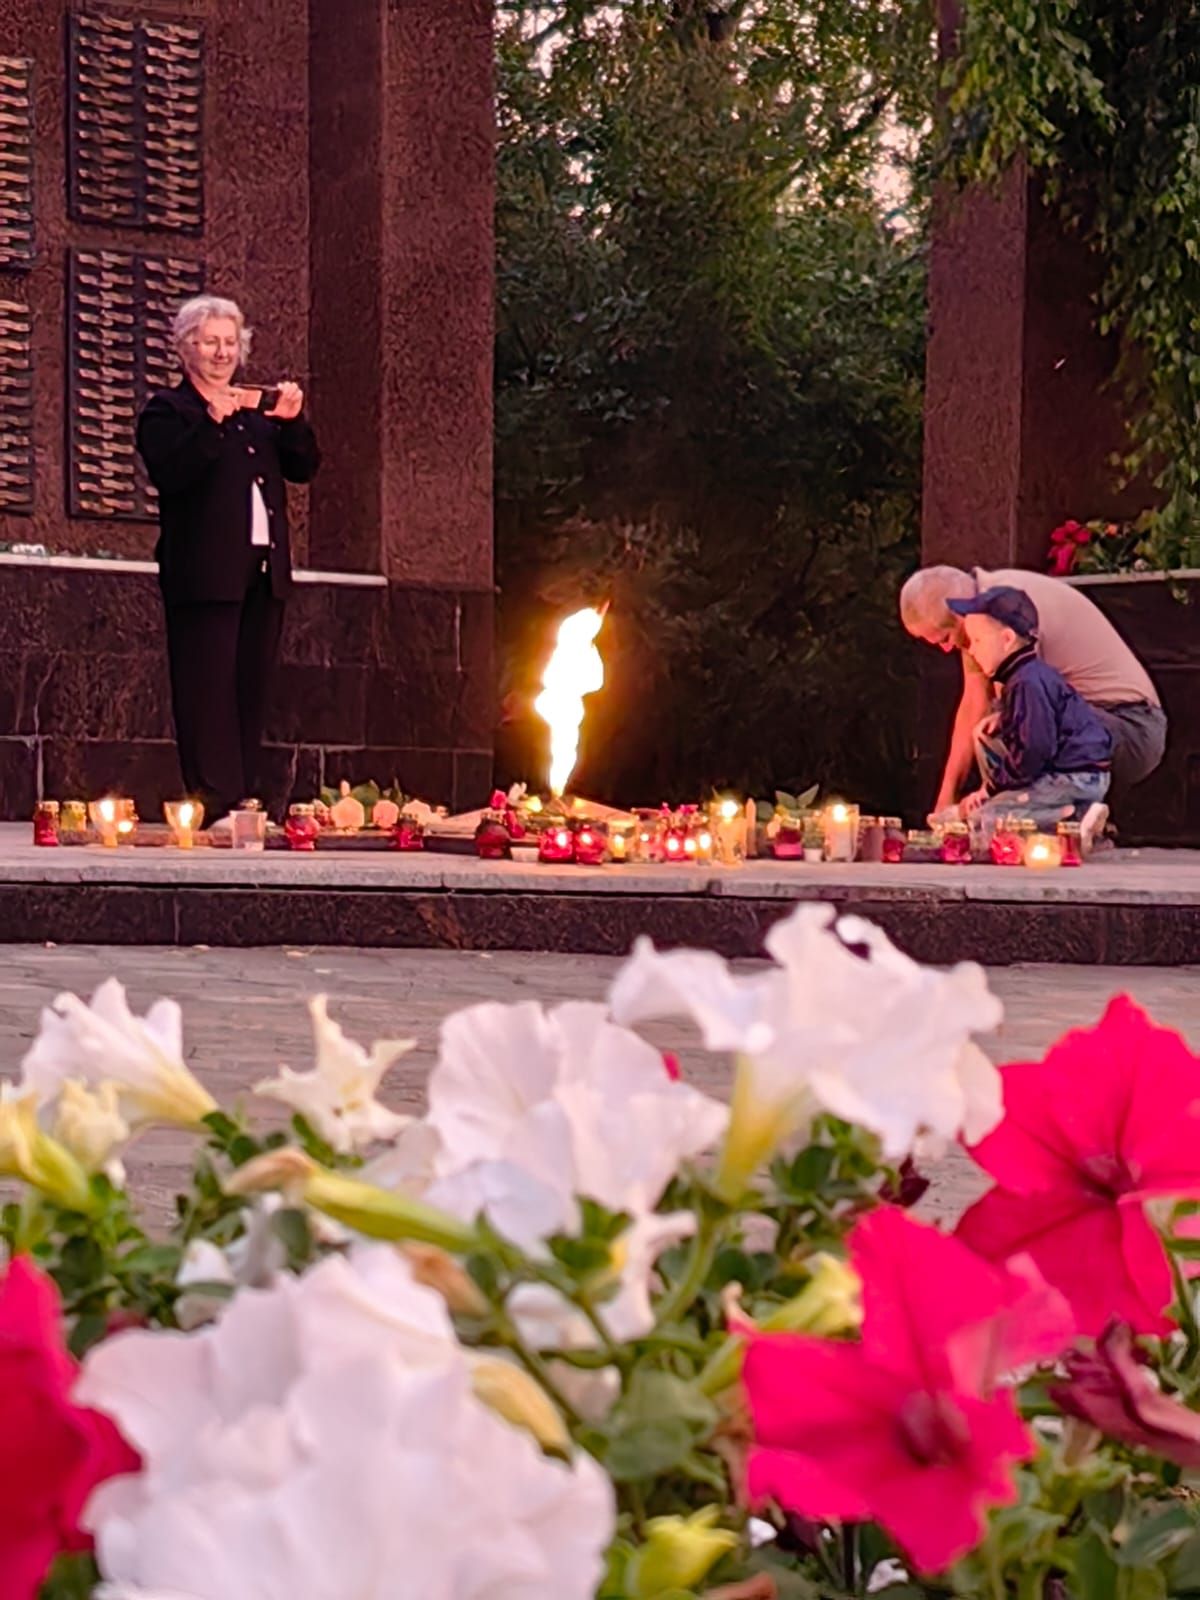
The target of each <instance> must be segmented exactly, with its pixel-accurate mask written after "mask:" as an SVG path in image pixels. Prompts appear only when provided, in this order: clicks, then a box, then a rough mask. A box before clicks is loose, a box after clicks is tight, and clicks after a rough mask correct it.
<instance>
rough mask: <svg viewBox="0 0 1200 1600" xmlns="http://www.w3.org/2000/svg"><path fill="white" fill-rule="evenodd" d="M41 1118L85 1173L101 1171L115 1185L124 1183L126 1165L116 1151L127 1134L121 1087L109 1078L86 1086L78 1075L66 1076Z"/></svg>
mask: <svg viewBox="0 0 1200 1600" xmlns="http://www.w3.org/2000/svg"><path fill="white" fill-rule="evenodd" d="M42 1121H43V1124H45V1123H46V1122H47V1121H49V1123H50V1127H49V1131H50V1133H51V1134H52V1135H53V1137H54V1138H56V1139H57V1140H58V1142H59V1144H63V1145H66V1147H67V1149H68V1150H69V1151H70V1152H71V1154H72V1155H73V1156H74V1157H75V1159H76V1161H78V1162H79V1164H80V1166H81V1167H82V1168H83V1170H84V1171H85V1172H103V1173H105V1174H107V1176H108V1178H109V1179H110V1180H111V1182H112V1183H113V1184H115V1185H117V1186H118V1187H119V1186H121V1185H123V1184H124V1182H125V1168H124V1166H123V1165H122V1163H121V1159H120V1156H119V1154H118V1152H119V1151H120V1150H121V1148H122V1147H123V1146H124V1145H125V1143H126V1142H127V1141H128V1139H129V1137H130V1128H129V1124H128V1123H127V1122H126V1121H125V1118H124V1117H123V1116H122V1115H121V1111H120V1089H119V1088H118V1086H117V1085H116V1084H115V1083H113V1082H112V1081H111V1079H110V1080H109V1081H108V1082H107V1083H101V1084H97V1086H96V1088H95V1089H89V1088H88V1087H87V1085H86V1084H84V1083H82V1082H80V1080H79V1079H78V1078H68V1079H66V1081H65V1082H64V1083H63V1085H62V1087H61V1088H60V1089H59V1092H58V1099H57V1100H56V1101H53V1102H51V1103H50V1104H48V1105H47V1106H45V1107H44V1108H43V1110H42Z"/></svg>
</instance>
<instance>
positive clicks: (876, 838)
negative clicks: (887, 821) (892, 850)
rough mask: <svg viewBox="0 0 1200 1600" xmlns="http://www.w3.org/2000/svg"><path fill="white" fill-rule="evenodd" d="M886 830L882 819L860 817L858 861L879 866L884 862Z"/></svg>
mask: <svg viewBox="0 0 1200 1600" xmlns="http://www.w3.org/2000/svg"><path fill="white" fill-rule="evenodd" d="M885 832H886V830H885V828H884V825H883V819H882V818H881V817H860V818H859V822H858V859H859V860H860V861H866V862H869V863H870V864H871V865H872V866H878V865H879V864H880V863H881V862H882V860H883V840H884V834H885Z"/></svg>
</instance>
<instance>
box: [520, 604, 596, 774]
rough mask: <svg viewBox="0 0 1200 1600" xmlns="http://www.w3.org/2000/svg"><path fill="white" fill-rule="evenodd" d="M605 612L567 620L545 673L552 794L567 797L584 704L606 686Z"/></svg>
mask: <svg viewBox="0 0 1200 1600" xmlns="http://www.w3.org/2000/svg"><path fill="white" fill-rule="evenodd" d="M605 609H606V608H605V607H603V606H601V607H595V606H587V607H585V609H584V610H582V611H575V612H573V613H572V614H571V615H570V616H569V617H564V619H563V621H562V622H561V623H560V624H559V628H558V637H557V639H556V641H555V645H554V650H553V653H552V654H551V656H550V659H549V661H548V662H547V663H546V670H545V672H544V673H543V674H542V692H541V694H540V695H538V697H537V699H536V700H535V701H534V703H533V707H534V710H535V711H536V712H537V714H538V716H539V717H541V718H542V720H543V722H545V723H546V725H547V726H548V727H549V729H550V792H551V793H552V794H562V793H563V791H564V790H565V789H566V787H567V784H568V783H569V782H570V781H571V774H572V772H574V770H575V764H576V762H577V761H578V759H579V730H580V728H581V727H582V726H583V699H584V696H585V695H589V694H595V693H596V691H597V689H600V688H602V687H603V685H604V662H603V661H602V660H601V657H600V652H599V650H597V648H596V643H595V640H596V635H597V634H598V633H599V632H600V624H601V623H602V622H603V621H604V612H605Z"/></svg>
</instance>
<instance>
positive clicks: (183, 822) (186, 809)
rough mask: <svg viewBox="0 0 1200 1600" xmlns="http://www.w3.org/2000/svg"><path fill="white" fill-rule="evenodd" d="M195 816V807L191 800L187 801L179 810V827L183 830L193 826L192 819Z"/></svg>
mask: <svg viewBox="0 0 1200 1600" xmlns="http://www.w3.org/2000/svg"><path fill="white" fill-rule="evenodd" d="M195 815H196V808H195V806H194V805H193V804H192V802H191V801H190V800H185V801H184V802H183V804H182V805H181V806H180V808H179V826H180V827H181V828H190V827H191V825H192V818H193V817H194V816H195Z"/></svg>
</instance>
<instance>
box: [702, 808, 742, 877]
mask: <svg viewBox="0 0 1200 1600" xmlns="http://www.w3.org/2000/svg"><path fill="white" fill-rule="evenodd" d="M710 822H711V826H712V836H713V854H714V856H715V858H716V860H717V861H718V862H719V863H720V864H721V866H723V867H738V866H741V864H742V862H743V861H744V860H745V859H746V851H747V848H748V846H747V839H746V813H745V812H744V811H743V809H742V807H741V806H740V805H738V803H737V801H736V800H722V801H720V802H719V803H718V805H717V807H716V810H715V811H714V812H713V813H712V815H711V817H710Z"/></svg>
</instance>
